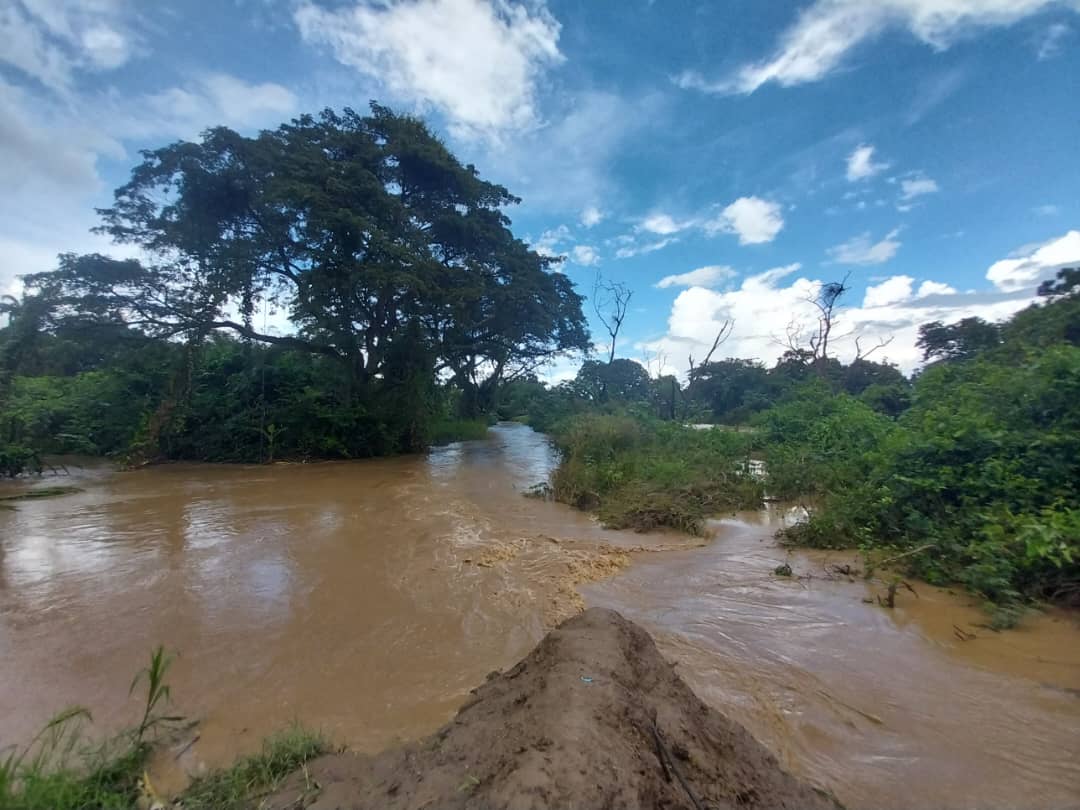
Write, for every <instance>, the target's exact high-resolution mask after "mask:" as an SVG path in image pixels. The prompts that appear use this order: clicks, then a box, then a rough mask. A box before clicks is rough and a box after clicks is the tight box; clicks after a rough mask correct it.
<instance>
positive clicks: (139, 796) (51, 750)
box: [0, 647, 330, 810]
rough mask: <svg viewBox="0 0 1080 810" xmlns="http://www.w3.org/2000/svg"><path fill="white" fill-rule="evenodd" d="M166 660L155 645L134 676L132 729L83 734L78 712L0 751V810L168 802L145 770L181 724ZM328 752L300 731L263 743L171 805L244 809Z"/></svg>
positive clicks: (111, 808)
mask: <svg viewBox="0 0 1080 810" xmlns="http://www.w3.org/2000/svg"><path fill="white" fill-rule="evenodd" d="M171 663H172V658H171V656H170V655H169V654H168V653H166V651H165V650H164V648H162V647H158V648H157V649H155V650H154V651H153V653H152V655H151V657H150V662H149V664H148V665H147V667H146V668H145V669H143V670H142V671H140V672H139V674H138V675H136V677H135V680H134V681H133V682H132V685H131V692H132V693H136V692H138V693H139V694H141V695H142V715H141V718H140V720H139V722H138V723H137V724H135V725H134V726H132V727H131V728H130V729H128V730H126V731H123V732H121V733H119V734H117V735H115V736H113V737H110V738H108V739H106V740H104V741H98V740H94V739H93V737H91V736H90V735H89V734H88V733H87V732H88V728H87V727H88V725H89V724H90V722H91V720H92V718H91V715H90V712H89V711H88V710H87V709H85V708H82V707H73V708H70V709H67V710H65V711H63V712H60V713H59V714H58V715H56V716H55V717H54V718H53V719H52V720H50V721H49V722H48V723H47V724H46V726H45V727H44V728H43V729H42V730H41V731H40V732H39V733H38V735H37V736H36V737H35V738H34V739H33V740H31V741H30V742H29V743H28V744H27V745H26V746H25V747H22V748H18V747H13V748H11V749H8V750H0V810H131V808H133V807H145V808H151V807H161V808H164V807H165V806H166V805H165V803H164V802H163V800H162V799H161V797H160V796H158V795H157V794H156V793H155V791H154V788H153V785H152V783H151V781H150V777H149V776H148V775H147V772H146V768H147V765H148V763H149V760H150V754H151V752H152V750H153V745H154V742H155V740H156V739H158V738H159V737H160V734H161V732H164V731H166V730H168V729H170V728H175V727H176V725H177V724H178V723H179V722H180V721H181V720H182V719H183V718H181V717H179V716H177V715H168V714H165V713H164V712H165V710H166V708H167V706H168V704H169V702H170V699H171V693H170V688H169V685H168V683H167V682H166V678H167V677H168V672H169V667H170V665H171ZM328 750H330V746H329V745H328V744H327V742H326V740H325V739H324V738H323V737H322V736H321V735H319V734H316V733H313V732H310V731H307V730H305V729H303V728H300V727H293V728H289V729H287V730H285V731H283V732H281V733H279V734H276V735H274V736H272V737H270V738H268V739H267V740H266V741H265V742H264V743H263V746H262V750H261V751H260V752H259V753H257V754H254V755H252V756H249V757H245V758H243V759H241V760H239V761H238V762H237V763H236V764H235V765H233V766H232V767H231V768H227V769H224V770H220V771H214V772H211V773H210V774H208V775H206V776H203V777H201V778H199V779H197V780H196V781H194V782H193V783H192V784H191V786H190V787H189V788H188V790H187V791H185V793H184V795H183V796H182V797H181V798H180V799H179V800H178V803H177V805H176V806H178V807H184V808H187V810H211V809H213V810H248V808H252V807H254V806H256V797H257V796H259V795H261V794H264V793H266V792H267V791H269V790H272V789H273V788H275V787H276V786H277V785H278V784H280V782H281V781H282V780H283V779H284V778H285V777H286V776H288V775H289V774H291V773H292V772H293V771H295V770H296V769H297V768H299V767H301V766H302V765H303V764H304V763H305V762H307V761H308V760H310V759H312V758H314V757H316V756H318V755H319V754H322V753H325V752H327V751H328Z"/></svg>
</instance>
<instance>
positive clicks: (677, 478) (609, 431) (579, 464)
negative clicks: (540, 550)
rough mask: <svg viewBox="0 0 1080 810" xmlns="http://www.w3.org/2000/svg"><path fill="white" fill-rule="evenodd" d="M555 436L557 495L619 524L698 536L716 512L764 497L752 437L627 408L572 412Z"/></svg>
mask: <svg viewBox="0 0 1080 810" xmlns="http://www.w3.org/2000/svg"><path fill="white" fill-rule="evenodd" d="M554 436H555V441H556V443H557V444H558V446H559V448H560V449H561V451H562V453H563V458H562V461H561V463H560V465H559V467H558V468H557V469H556V470H555V472H554V473H553V475H552V479H551V491H552V493H553V495H554V497H555V498H556V500H559V501H562V502H564V503H569V504H573V505H575V506H578V507H580V508H587V509H594V510H596V512H597V514H598V515H599V517H600V519H601V521H603V523H604V524H605V525H607V526H610V527H612V528H633V529H637V530H640V531H645V530H648V529H653V528H657V527H661V526H667V527H671V528H675V529H680V530H682V531H686V532H690V533H693V534H698V533H700V532H701V531H702V530H703V528H704V520H705V518H706V517H708V516H709V515H712V514H716V513H718V512H722V511H725V510H730V509H736V508H742V507H747V506H754V505H756V504H758V503H760V502H761V497H762V491H761V490H762V487H761V484H760V482H758V481H757V480H755V479H754V478H753V477H752V476H751V475H750V474H749V472H748V465H747V462H748V459H749V454H750V445H751V438H750V437H749V436H748V435H747V434H743V433H737V432H733V431H725V430H708V431H696V430H693V429H691V428H686V427H683V426H681V425H677V424H673V423H671V422H661V421H659V420H657V419H656V418H654V417H651V416H648V415H646V414H643V413H637V414H634V415H631V414H629V413H624V414H614V415H602V414H583V415H580V416H576V417H572V418H570V419H568V420H566V421H565V422H563V423H560V425H559V426H557V427H556V429H555V434H554Z"/></svg>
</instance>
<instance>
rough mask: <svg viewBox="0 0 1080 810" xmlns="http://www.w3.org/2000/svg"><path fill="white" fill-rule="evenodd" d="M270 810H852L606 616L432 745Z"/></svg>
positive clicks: (511, 676)
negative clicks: (798, 773)
mask: <svg viewBox="0 0 1080 810" xmlns="http://www.w3.org/2000/svg"><path fill="white" fill-rule="evenodd" d="M313 784H314V785H318V789H317V791H313V790H312V787H311V786H312V785H313ZM313 794H314V795H313ZM269 805H270V806H272V807H311V808H312V809H313V810H314V808H326V809H327V810H328V809H329V808H337V807H349V808H352V809H353V810H367V809H368V808H370V810H419V809H420V808H428V807H438V808H447V810H451V809H452V808H461V809H462V810H464V809H465V808H475V807H481V808H490V809H491V810H504V809H505V810H509V809H510V808H514V810H546V808H553V807H576V806H583V807H670V808H683V807H686V808H693V807H697V808H704V807H736V806H737V807H744V808H751V809H752V808H761V809H762V810H764V809H765V808H769V809H770V810H771V809H772V808H784V807H787V808H800V809H801V810H830V809H832V810H835V809H836V808H839V807H840V805H839V803H838V802H836V801H835V800H834V799H832V798H831V797H830V796H828V794H826V793H825V792H824V791H822V790H820V789H814V788H812V787H811V786H809V785H807V784H806V783H803V782H800V781H799V780H797V779H795V778H793V777H791V776H790V775H788V774H787V773H785V772H784V771H783V770H782V769H781V767H780V765H779V763H778V762H777V761H776V758H775V757H773V756H772V755H771V754H770V753H769V752H768V751H767V750H766V749H765V748H764V747H763V746H761V745H760V744H759V743H758V742H757V741H756V740H755V739H754V738H753V737H752V736H750V734H748V733H747V732H746V730H745V729H743V728H741V727H740V726H739V725H738V724H736V723H733V722H731V721H730V720H728V719H727V718H726V717H724V716H723V715H722V714H721V713H720V712H718V711H716V710H715V709H713V708H711V707H709V706H707V705H706V704H704V703H702V702H701V700H699V699H698V698H697V696H696V695H694V693H693V692H692V691H691V690H690V689H689V687H687V686H686V684H685V683H684V682H683V681H682V679H681V678H680V677H679V675H678V674H676V672H675V670H674V668H673V667H672V666H671V665H670V664H669V663H668V662H667V661H665V660H664V659H663V658H662V657H661V655H660V653H659V652H658V651H657V649H656V645H655V644H654V643H653V640H652V639H651V638H650V637H649V635H648V633H646V632H645V631H644V630H642V629H641V628H640V627H638V626H637V625H635V624H633V623H632V622H629V621H627V620H626V619H624V618H623V617H622V616H620V615H619V614H618V613H615V612H614V611H610V610H603V609H600V608H592V609H590V610H587V611H585V612H583V613H581V614H579V615H577V616H575V617H573V618H571V619H569V620H567V621H566V622H564V623H563V624H562V625H560V626H559V627H558V628H556V629H555V630H553V631H552V632H550V633H549V634H548V635H547V636H545V638H544V639H543V640H542V641H541V642H540V643H539V644H538V645H537V646H536V647H535V648H534V649H533V650H532V652H530V653H529V654H528V655H527V656H526V657H525V658H523V659H522V660H521V661H519V662H518V663H517V664H516V665H514V666H513V667H511V668H509V669H508V670H506V671H505V672H501V673H500V672H492V673H491V674H490V675H489V676H488V678H487V679H486V681H485V683H484V684H483V685H482V686H480V687H478V688H476V689H474V690H473V691H472V696H471V697H470V698H469V699H468V700H467V701H466V702H465V705H463V706H462V707H461V709H460V710H459V711H458V713H457V716H456V717H455V718H454V719H453V720H452V721H451V722H450V723H448V724H447V725H445V726H443V727H442V728H441V729H440V730H439V731H437V732H435V734H433V735H432V736H430V737H427V738H426V739H423V740H419V741H416V742H413V743H409V744H407V745H406V746H404V747H401V748H397V749H392V750H390V751H386V752H383V753H381V754H377V755H374V756H363V755H356V754H349V753H343V754H338V755H335V756H331V757H327V758H323V759H319V760H315V761H314V762H312V763H310V765H309V766H307V767H306V768H305V770H304V772H303V774H299V775H296V776H294V778H293V779H292V780H291V783H290V784H288V785H287V786H285V787H284V788H283V789H282V790H281V791H279V792H278V793H276V794H275V795H274V796H272V797H271V798H270V799H269Z"/></svg>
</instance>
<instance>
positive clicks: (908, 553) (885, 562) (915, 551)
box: [875, 543, 937, 567]
mask: <svg viewBox="0 0 1080 810" xmlns="http://www.w3.org/2000/svg"><path fill="white" fill-rule="evenodd" d="M936 545H937V543H927V544H926V545H924V546H919V547H918V548H913V549H912V550H911V551H905V552H904V553H903V554H897V555H896V556H895V557H888V558H886V559H884V560H879V561H878V562H877V563H876V565H875V567H878V566H882V565H888V564H889V563H891V562H896V561H897V560H901V559H903V558H904V557H910V556H911V555H912V554H918V553H919V552H920V551H926V550H927V549H928V548H933V547H934V546H936Z"/></svg>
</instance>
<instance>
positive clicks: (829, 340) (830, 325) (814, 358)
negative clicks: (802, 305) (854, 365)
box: [777, 274, 893, 374]
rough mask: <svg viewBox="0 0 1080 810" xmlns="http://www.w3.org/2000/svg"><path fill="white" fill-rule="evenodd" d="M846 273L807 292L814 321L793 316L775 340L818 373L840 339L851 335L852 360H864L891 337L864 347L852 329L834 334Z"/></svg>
mask: <svg viewBox="0 0 1080 810" xmlns="http://www.w3.org/2000/svg"><path fill="white" fill-rule="evenodd" d="M849 277H850V274H849V275H846V276H844V278H843V279H841V280H840V281H830V282H829V283H827V284H822V285H821V287H819V288H818V290H817V291H816V292H814V293H812V294H810V295H808V296H807V298H806V301H807V303H809V304H812V305H813V306H814V308H815V309H816V310H817V319H816V320H817V323H816V324H814V325H813V326H812V327H810V328H809V329H808V328H807V327H806V324H804V323H800V322H799V321H798V320H796V319H795V318H793V319H792V320H791V321H790V322H789V323H788V325H787V330H786V335H785V337H784V339H783V340H777V342H778V343H780V345H782V346H784V347H785V348H786V349H787V352H786V356H788V357H791V358H795V359H797V360H799V361H800V362H802V363H803V364H804V365H806V366H809V367H811V368H813V369H816V370H817V372H818V373H819V374H825V373H826V370H827V366H828V360H829V359H830V357H831V355H830V352H831V350H832V347H833V346H834V345H835V344H837V343H838V342H840V341H841V340H847V339H848V338H851V337H853V336H854V340H855V360H865V359H867V358H868V357H869V356H870V355H871V354H873V353H874V352H876V351H878V350H879V349H883V348H885V347H886V346H888V345H889V344H890V343H892V341H893V338H892V337H888V338H880V339H878V340H877V341H876V342H875V343H874V345H873V346H870V347H868V348H864V346H863V340H864V337H863V336H862V335H857V334H855V330H854V329H852V330H851V331H848V332H846V333H844V334H841V335H837V334H836V332H835V329H836V320H837V316H838V315H839V313H840V310H841V303H840V299H841V298H842V297H843V296H844V294H845V293H847V292H848V291H849V290H850V289H851V288H850V287H849V286H848V283H847V282H848V278H849Z"/></svg>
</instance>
